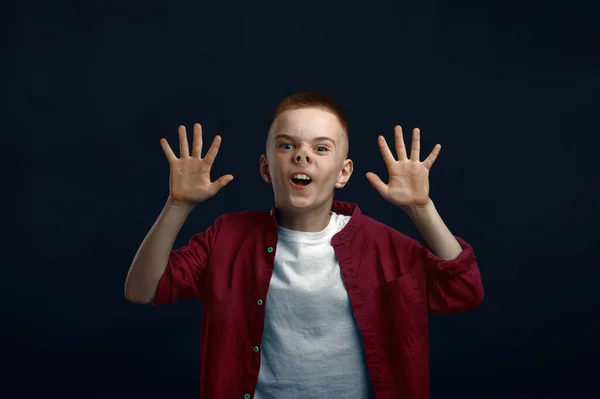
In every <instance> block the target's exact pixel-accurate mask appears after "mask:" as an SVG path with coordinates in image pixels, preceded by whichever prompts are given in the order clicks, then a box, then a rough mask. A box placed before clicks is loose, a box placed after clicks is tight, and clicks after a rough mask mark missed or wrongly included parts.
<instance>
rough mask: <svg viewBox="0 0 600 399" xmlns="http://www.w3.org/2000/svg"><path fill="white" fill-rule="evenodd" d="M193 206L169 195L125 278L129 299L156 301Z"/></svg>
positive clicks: (134, 300) (136, 301) (144, 301)
mask: <svg viewBox="0 0 600 399" xmlns="http://www.w3.org/2000/svg"><path fill="white" fill-rule="evenodd" d="M192 210H193V207H192V206H181V205H174V204H173V203H172V202H171V198H170V197H169V199H168V200H167V202H166V204H165V206H164V207H163V210H162V212H161V213H160V215H159V216H158V218H157V219H156V222H154V225H153V226H152V228H151V229H150V231H149V232H148V234H147V235H146V237H145V239H144V241H143V242H142V244H141V245H140V247H139V249H138V251H137V253H136V255H135V257H134V259H133V262H132V263H131V266H130V268H129V273H128V274H127V279H126V280H125V297H126V298H127V300H129V301H131V302H135V303H150V302H152V300H153V298H154V295H155V294H156V289H157V287H158V283H159V281H160V278H161V277H162V275H163V273H164V271H165V268H166V267H167V262H168V260H169V254H170V253H171V251H172V249H173V245H174V243H175V239H176V238H177V235H178V234H179V231H180V230H181V227H182V226H183V224H184V223H185V220H186V219H187V217H188V216H189V214H190V213H191V212H192Z"/></svg>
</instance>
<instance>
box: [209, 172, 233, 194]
mask: <svg viewBox="0 0 600 399" xmlns="http://www.w3.org/2000/svg"><path fill="white" fill-rule="evenodd" d="M232 180H233V175H225V176H221V177H219V178H218V179H217V181H215V182H214V183H213V184H216V187H217V191H219V190H220V189H222V188H223V187H225V186H226V185H228V184H229V183H231V181H232Z"/></svg>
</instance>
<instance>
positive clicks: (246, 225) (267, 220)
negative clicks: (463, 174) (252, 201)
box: [215, 211, 273, 234]
mask: <svg viewBox="0 0 600 399" xmlns="http://www.w3.org/2000/svg"><path fill="white" fill-rule="evenodd" d="M272 223H273V221H272V218H271V215H269V212H260V211H241V212H229V213H226V214H223V215H221V216H219V217H218V218H217V221H216V222H215V225H216V226H217V228H218V229H219V231H221V232H228V233H233V232H237V233H243V234H247V233H248V232H249V231H255V230H260V229H264V228H266V227H268V226H269V225H270V224H272Z"/></svg>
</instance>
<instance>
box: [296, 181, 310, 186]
mask: <svg viewBox="0 0 600 399" xmlns="http://www.w3.org/2000/svg"><path fill="white" fill-rule="evenodd" d="M292 180H293V181H294V183H296V184H297V185H299V186H306V185H307V184H308V183H310V180H304V179H292Z"/></svg>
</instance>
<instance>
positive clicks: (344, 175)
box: [335, 159, 354, 188]
mask: <svg viewBox="0 0 600 399" xmlns="http://www.w3.org/2000/svg"><path fill="white" fill-rule="evenodd" d="M353 171H354V163H353V162H352V160H351V159H346V160H345V161H344V166H343V167H342V170H341V171H340V175H339V176H338V179H337V182H336V183H335V188H342V187H344V186H345V185H346V183H348V180H350V176H352V172H353Z"/></svg>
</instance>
